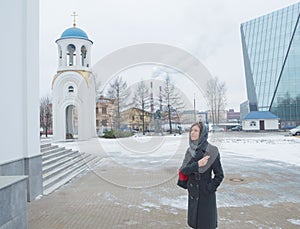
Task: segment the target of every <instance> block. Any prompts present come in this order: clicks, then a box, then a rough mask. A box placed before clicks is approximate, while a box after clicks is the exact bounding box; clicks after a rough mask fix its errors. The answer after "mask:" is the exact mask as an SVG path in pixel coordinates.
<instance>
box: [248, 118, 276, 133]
mask: <svg viewBox="0 0 300 229" xmlns="http://www.w3.org/2000/svg"><path fill="white" fill-rule="evenodd" d="M260 120H262V119H250V120H243V130H260V127H259V121H260ZM263 120H264V122H265V130H278V119H263ZM252 121H253V122H256V126H250V123H251V122H252Z"/></svg>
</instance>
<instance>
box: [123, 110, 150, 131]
mask: <svg viewBox="0 0 300 229" xmlns="http://www.w3.org/2000/svg"><path fill="white" fill-rule="evenodd" d="M143 119H144V131H146V130H149V129H151V122H152V113H151V112H148V111H143V110H141V109H139V108H136V107H132V108H129V109H126V110H124V111H122V112H121V124H122V127H123V128H124V129H130V130H137V131H143Z"/></svg>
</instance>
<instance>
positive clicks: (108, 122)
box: [96, 95, 116, 134]
mask: <svg viewBox="0 0 300 229" xmlns="http://www.w3.org/2000/svg"><path fill="white" fill-rule="evenodd" d="M114 102H115V99H111V98H106V97H104V96H103V95H101V96H100V97H99V98H98V99H97V100H96V128H97V129H96V131H97V133H98V134H99V131H100V132H103V131H107V130H112V129H113V127H114V125H115V121H116V120H115V116H116V107H115V103H114Z"/></svg>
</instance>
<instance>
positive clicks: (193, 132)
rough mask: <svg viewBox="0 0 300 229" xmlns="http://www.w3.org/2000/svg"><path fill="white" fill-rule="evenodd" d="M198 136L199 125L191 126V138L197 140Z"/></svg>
mask: <svg viewBox="0 0 300 229" xmlns="http://www.w3.org/2000/svg"><path fill="white" fill-rule="evenodd" d="M199 137H200V128H199V126H193V127H192V129H191V140H192V141H195V140H198V139H199Z"/></svg>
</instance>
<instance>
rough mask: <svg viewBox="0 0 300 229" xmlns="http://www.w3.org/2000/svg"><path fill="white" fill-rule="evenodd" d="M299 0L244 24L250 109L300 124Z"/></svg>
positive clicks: (244, 54) (290, 123) (283, 120)
mask: <svg viewBox="0 0 300 229" xmlns="http://www.w3.org/2000/svg"><path fill="white" fill-rule="evenodd" d="M299 17H300V3H297V4H294V5H291V6H289V7H286V8H283V9H281V10H278V11H275V12H272V13H270V14H267V15H264V16H262V17H259V18H255V19H253V20H251V21H248V22H245V23H243V24H242V25H241V37H242V46H243V56H244V67H245V76H246V84H247V95H248V100H249V105H250V111H254V110H259V111H271V112H272V113H274V114H276V115H277V116H278V117H279V118H280V120H281V125H282V127H285V126H288V125H289V126H295V125H298V124H299V123H300V22H299Z"/></svg>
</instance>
